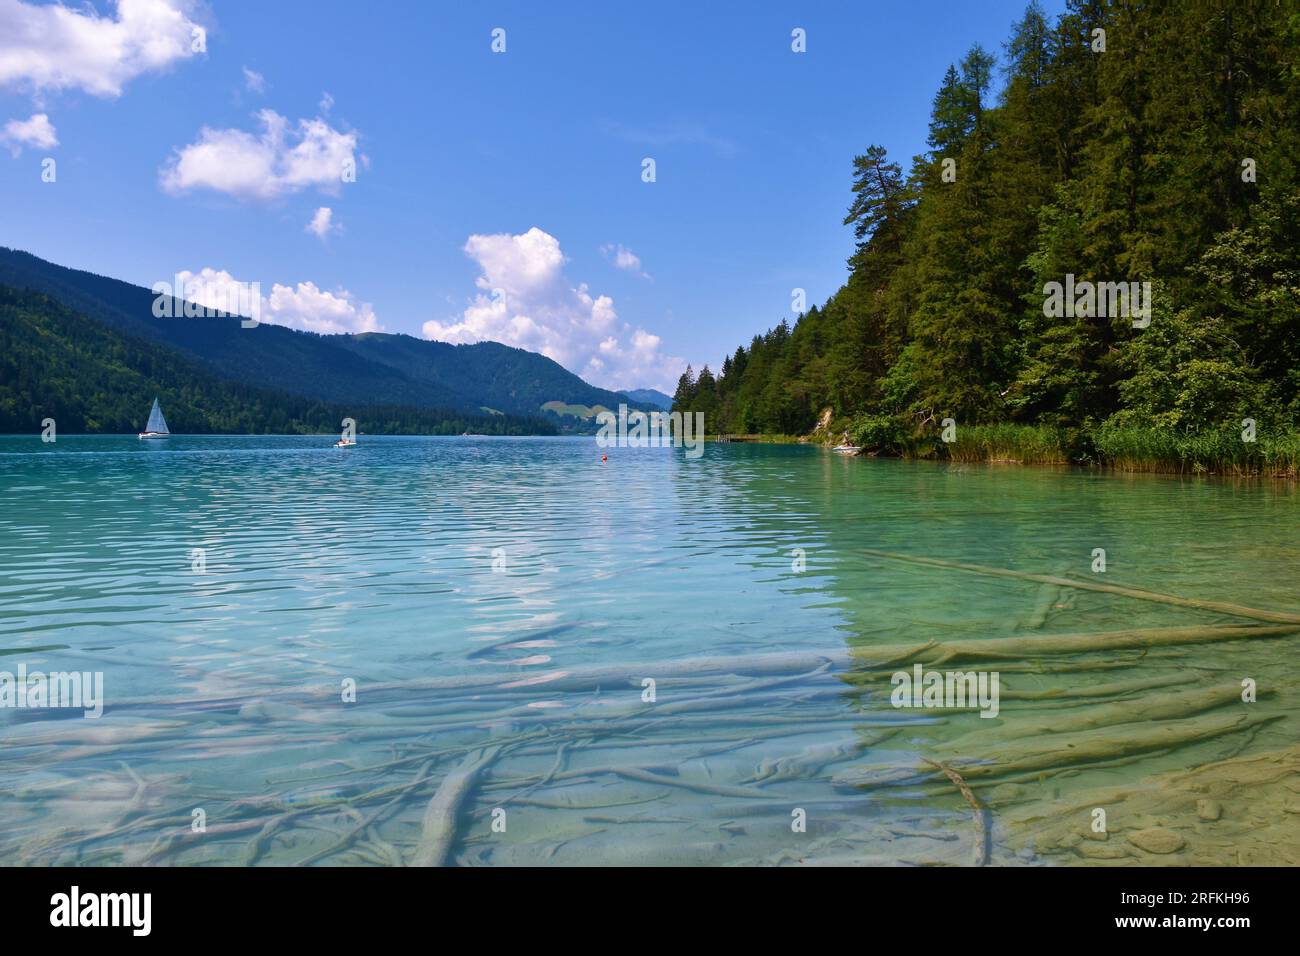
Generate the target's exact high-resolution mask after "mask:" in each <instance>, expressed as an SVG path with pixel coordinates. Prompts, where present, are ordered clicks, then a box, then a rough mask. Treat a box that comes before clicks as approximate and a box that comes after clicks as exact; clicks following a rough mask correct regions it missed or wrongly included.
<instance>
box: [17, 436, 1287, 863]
mask: <svg viewBox="0 0 1300 956" xmlns="http://www.w3.org/2000/svg"><path fill="white" fill-rule="evenodd" d="M602 454H608V456H609V460H608V461H607V462H602V461H601V455H602ZM0 503H3V508H0V654H2V655H4V656H3V657H2V658H0V670H8V671H11V672H16V671H17V669H18V665H19V664H20V663H21V664H22V665H24V666H25V667H26V668H27V669H29V670H42V671H73V670H76V671H92V672H102V673H103V674H104V682H105V691H106V696H107V703H106V707H105V713H104V716H103V717H102V718H100V719H99V720H86V719H82V718H81V717H80V716H79V714H80V711H75V712H74V711H68V710H48V709H46V710H37V709H4V710H0V740H2V741H3V745H4V746H3V750H0V768H2V769H3V774H2V775H0V790H3V796H2V799H3V800H4V802H5V806H6V812H5V814H4V815H3V819H2V820H0V862H3V863H10V864H12V863H21V862H30V863H38V864H94V863H114V862H133V863H139V862H143V863H156V864H174V863H179V864H189V863H209V862H217V863H231V864H237V863H273V864H285V863H311V862H327V863H333V864H348V863H351V864H376V865H390V864H392V865H398V864H404V863H417V864H431V863H444V862H459V863H465V864H485V865H502V864H543V863H549V862H555V863H559V864H629V863H650V864H658V863H665V864H667V863H683V864H721V863H740V864H744V863H785V862H805V863H821V864H825V863H832V864H835V863H898V862H906V863H960V864H967V863H971V862H973V861H983V860H988V861H990V862H993V863H1002V864H1007V863H1024V864H1041V863H1078V862H1099V863H1115V862H1119V863H1124V862H1147V863H1150V862H1157V863H1158V862H1181V863H1188V862H1191V863H1196V862H1238V860H1239V859H1241V860H1243V861H1245V862H1252V861H1268V862H1294V861H1295V860H1294V857H1295V855H1296V854H1297V849H1296V844H1297V835H1298V834H1297V825H1296V824H1295V823H1294V822H1291V821H1295V820H1296V819H1297V817H1296V811H1297V810H1298V809H1300V804H1297V802H1296V800H1297V797H1296V794H1295V792H1294V791H1293V790H1290V789H1288V786H1289V785H1291V781H1293V780H1294V779H1295V769H1296V766H1295V764H1296V761H1297V754H1296V753H1295V750H1294V748H1293V745H1294V741H1295V740H1296V730H1297V727H1296V714H1295V707H1294V703H1293V702H1294V699H1295V696H1294V694H1295V690H1296V687H1295V684H1296V681H1295V674H1296V669H1295V665H1294V663H1293V661H1294V653H1293V649H1294V646H1295V636H1294V635H1293V634H1291V633H1290V631H1289V626H1288V624H1287V623H1286V621H1285V618H1286V616H1287V614H1288V613H1295V612H1297V610H1300V598H1297V596H1296V595H1295V593H1294V589H1293V587H1292V582H1293V581H1295V580H1296V579H1297V570H1300V536H1298V535H1297V531H1298V530H1300V517H1298V515H1297V507H1296V506H1297V500H1296V497H1295V491H1294V488H1293V487H1292V486H1290V485H1282V484H1270V483H1256V482H1250V483H1246V482H1243V483H1239V484H1234V483H1228V482H1218V481H1179V480H1170V479H1164V478H1127V477H1117V476H1111V475H1101V474H1093V473H1087V472H1082V471H1073V470H1059V471H1053V470H1035V469H1018V468H1011V467H989V468H981V467H972V466H963V467H960V468H948V467H945V466H942V465H934V464H929V463H908V462H897V461H871V460H859V459H845V458H842V457H840V456H835V455H832V454H829V453H827V452H824V451H822V450H820V449H815V448H806V447H792V446H747V445H735V444H733V445H714V446H709V447H708V449H707V451H706V453H705V455H704V457H703V458H702V459H699V460H695V461H692V460H688V459H686V458H685V457H684V455H683V454H682V452H681V450H680V449H667V448H665V449H603V450H602V449H597V448H596V447H595V444H594V442H593V441H592V440H591V439H492V438H363V439H362V443H361V444H360V445H359V446H357V447H356V448H353V449H347V450H339V449H334V448H332V447H330V441H329V440H328V439H327V438H297V437H295V438H284V437H259V438H244V437H240V438H233V437H211V438H184V437H180V438H173V439H172V440H171V441H170V442H168V443H166V445H165V446H159V447H155V446H152V445H149V446H145V445H142V443H139V442H138V441H136V440H135V439H133V438H132V439H120V438H76V437H63V438H60V440H59V441H58V443H57V445H53V446H51V445H42V444H41V443H40V442H39V439H38V438H34V437H33V438H26V437H23V438H4V439H0ZM1098 548H1101V549H1104V550H1105V552H1106V560H1107V567H1106V571H1105V572H1104V573H1094V572H1093V571H1092V570H1091V568H1092V566H1093V561H1094V558H1093V553H1094V550H1095V549H1098ZM881 552H889V553H891V554H895V555H900V554H901V555H903V556H905V557H906V556H922V557H927V558H934V559H939V560H940V561H943V562H951V563H960V564H969V565H979V566H982V567H987V568H993V569H1001V570H1012V571H1018V572H1025V573H1026V574H1029V575H1039V576H1044V575H1046V576H1051V577H1056V578H1064V579H1066V583H1061V582H1059V581H1058V582H1055V583H1052V582H1047V581H1043V580H1039V579H1035V578H1018V577H1007V576H1000V575H992V574H986V573H981V572H973V571H970V570H962V569H956V568H950V567H945V566H942V565H933V564H929V565H926V564H917V563H913V562H911V561H907V560H902V559H900V558H898V557H890V556H886V555H884V554H882V553H881ZM1071 580H1077V581H1079V582H1091V583H1096V582H1106V583H1107V584H1115V585H1122V586H1125V587H1130V588H1138V589H1145V590H1147V591H1151V592H1158V593H1159V594H1160V595H1174V596H1181V597H1183V598H1191V599H1199V600H1202V601H1218V602H1231V603H1233V604H1237V605H1242V606H1245V607H1246V609H1247V610H1250V609H1257V610H1258V609H1262V610H1264V611H1272V612H1275V613H1276V614H1278V615H1280V616H1281V617H1282V618H1283V619H1284V620H1282V621H1281V622H1280V623H1279V622H1278V621H1271V622H1270V621H1261V620H1258V619H1253V618H1249V617H1242V616H1241V615H1240V614H1237V613H1227V612H1225V611H1224V610H1223V609H1222V608H1218V607H1210V608H1206V607H1204V606H1185V605H1183V604H1177V603H1169V602H1167V601H1157V600H1149V599H1146V598H1145V597H1143V596H1141V595H1137V596H1134V595H1133V594H1125V593H1116V592H1113V591H1106V590H1095V589H1080V588H1078V587H1075V586H1073V585H1072V584H1071V583H1069V582H1070V581H1071ZM1242 626H1257V627H1259V628H1261V629H1262V630H1260V631H1258V632H1254V631H1252V632H1247V633H1238V632H1239V631H1240V628H1241V627H1242ZM1218 627H1228V628H1230V629H1231V633H1232V638H1231V639H1226V637H1225V636H1226V635H1227V634H1228V633H1229V632H1228V631H1223V632H1219V631H1213V632H1207V631H1206V629H1207V628H1218ZM1169 628H1181V629H1184V630H1186V631H1187V632H1189V633H1192V632H1194V633H1196V634H1198V635H1200V636H1198V637H1196V638H1195V639H1194V640H1192V639H1188V640H1186V641H1184V640H1183V639H1182V638H1180V639H1179V640H1178V641H1168V642H1164V641H1160V642H1155V643H1143V641H1144V640H1145V638H1140V639H1137V640H1136V641H1135V640H1134V639H1132V637H1131V635H1133V634H1134V632H1140V634H1143V635H1145V634H1146V633H1148V632H1155V631H1156V630H1161V631H1165V632H1166V633H1168V631H1167V629H1169ZM1110 632H1117V633H1121V634H1127V635H1130V637H1129V638H1125V639H1124V641H1127V643H1124V641H1121V644H1120V645H1119V646H1111V647H1108V648H1106V649H1104V650H1098V649H1095V648H1092V647H1090V646H1089V644H1088V641H1089V639H1090V638H1089V636H1090V635H1096V634H1099V633H1110ZM1180 633H1181V632H1180ZM1072 635H1079V637H1073V636H1072ZM1054 636H1062V641H1060V642H1056V643H1054V644H1052V643H1049V644H1048V645H1033V646H1031V649H1030V651H1028V652H1024V653H1021V652H1016V653H1006V654H1002V653H1001V649H999V650H998V653H995V654H993V655H992V656H990V655H989V654H988V653H983V654H981V655H973V654H972V653H971V648H973V647H975V646H976V645H966V646H965V650H964V651H962V653H964V654H965V655H966V656H965V657H964V658H962V657H960V656H959V657H952V656H951V655H952V654H953V653H954V652H953V649H954V648H956V649H958V650H961V648H962V645H961V644H960V642H962V641H970V640H976V639H989V638H1007V639H1010V640H1011V641H1012V642H1014V641H1017V640H1023V639H1025V638H1037V637H1045V638H1051V637H1054ZM938 645H942V646H943V648H944V649H945V650H943V652H942V653H940V652H938V651H935V647H936V646H938ZM1023 646H1029V645H1017V644H1015V643H1008V644H1005V645H1002V647H1004V648H1016V647H1023ZM944 660H954V661H955V663H953V664H951V665H950V664H945V663H942V662H943V661H944ZM917 661H925V662H927V665H933V666H936V667H942V668H945V669H948V670H952V669H954V668H964V669H966V670H970V669H983V670H985V671H992V670H996V671H997V672H998V673H999V680H1000V686H1001V689H1002V700H1001V707H1000V712H999V715H998V717H997V718H996V719H986V718H981V717H980V716H979V715H978V712H976V711H973V710H970V709H965V710H955V709H942V708H941V709H925V708H921V709H899V708H896V707H893V706H891V704H890V700H889V696H890V690H891V682H890V677H891V675H892V674H893V673H894V672H895V671H897V670H898V669H899V668H900V667H902V668H904V669H910V668H911V667H912V666H913V664H914V663H915V662H917ZM1243 679H1249V680H1251V681H1254V682H1256V684H1257V685H1258V688H1259V696H1258V701H1257V702H1255V703H1249V704H1247V703H1243V702H1242V701H1241V700H1240V699H1239V695H1236V696H1234V695H1235V688H1236V687H1237V686H1239V685H1240V683H1241V681H1242V680H1243ZM353 686H354V687H355V701H352V700H351V697H350V695H349V693H348V691H349V689H350V688H351V687H353ZM1152 713H1154V714H1157V715H1158V717H1159V719H1158V720H1157V719H1154V718H1151V717H1150V714H1152ZM1225 761H1226V762H1225ZM1098 806H1101V807H1102V808H1104V809H1106V810H1107V816H1108V820H1107V832H1105V833H1099V832H1097V831H1096V830H1095V829H1094V827H1093V821H1094V816H1093V811H1095V810H1096V809H1097V807H1098ZM1216 813H1217V816H1216ZM196 819H199V820H202V821H203V822H204V824H205V828H203V829H201V830H199V829H196V827H195V825H194V821H195V820H196Z"/></svg>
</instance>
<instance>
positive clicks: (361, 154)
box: [0, 0, 1063, 391]
mask: <svg viewBox="0 0 1300 956" xmlns="http://www.w3.org/2000/svg"><path fill="white" fill-rule="evenodd" d="M1024 6H1025V0H932V2H924V3H923V2H892V0H870V2H867V0H857V2H845V3H838V2H826V3H822V2H804V3H743V4H742V3H735V4H708V5H704V4H699V3H681V4H675V3H663V2H656V3H653V4H631V3H628V4H617V5H615V4H608V3H605V4H599V3H583V4H578V3H563V2H558V3H553V4H537V3H518V4H488V3H484V4H464V3H431V2H424V3H388V2H386V3H382V4H380V3H364V4H361V3H351V2H349V3H334V2H291V0H276V2H274V3H265V2H251V0H250V2H245V0H241V2H221V0H214V2H212V3H210V4H207V5H197V4H192V3H187V2H184V0H121V3H120V5H119V4H118V3H115V2H104V0H100V2H97V3H95V4H93V5H89V4H87V5H82V6H75V7H69V8H67V9H63V10H58V9H54V8H51V7H50V6H49V5H48V4H44V3H36V2H27V0H0V244H3V245H8V246H11V247H16V248H21V249H27V250H29V251H31V252H34V253H35V254H37V255H40V256H42V257H44V258H47V259H51V260H53V261H55V262H58V263H61V264H65V265H69V266H74V267H77V268H83V269H88V270H90V271H93V272H98V273H101V274H105V275H111V276H114V277H118V278H122V279H126V280H128V281H131V282H135V283H138V284H141V285H146V286H150V285H153V284H154V283H155V282H159V281H164V280H165V281H170V280H171V278H172V277H173V276H174V275H175V274H177V273H185V274H192V275H194V276H203V277H206V278H207V279H208V280H209V281H210V283H211V284H220V283H222V282H247V283H251V282H257V283H259V285H260V290H261V294H262V295H263V296H264V297H265V305H264V307H263V320H264V321H266V320H270V321H280V322H284V323H285V324H289V325H294V326H296V327H300V328H314V329H318V330H323V331H335V330H361V329H383V330H384V331H388V332H405V333H409V334H412V335H417V336H420V335H424V336H430V337H439V338H446V339H449V340H452V341H471V340H473V339H475V338H495V339H498V340H502V341H507V342H508V343H509V344H515V345H520V346H522V347H525V348H530V349H533V350H534V351H544V352H546V354H549V355H551V356H552V357H553V358H556V359H557V361H560V362H561V363H562V364H564V365H566V367H569V368H571V369H572V370H573V371H575V372H577V373H579V374H581V375H583V377H585V378H587V379H588V380H589V381H592V382H593V383H595V384H599V385H604V386H610V387H615V388H629V387H636V386H651V387H658V388H662V389H665V390H668V391H671V388H672V386H673V384H674V382H675V380H676V376H677V374H678V373H679V372H680V370H681V363H682V362H684V361H689V362H692V363H694V364H695V366H696V368H697V369H698V367H699V366H700V365H701V364H702V363H704V362H709V363H711V364H712V365H714V366H715V367H716V366H717V365H718V364H719V363H720V360H721V358H722V356H723V355H724V354H727V353H729V352H730V351H732V350H733V349H734V348H735V347H736V345H738V344H741V343H747V342H748V340H749V339H750V337H751V336H752V335H753V334H754V333H756V332H759V331H761V330H763V329H765V328H767V327H769V326H771V325H773V324H775V323H777V322H779V321H780V320H781V318H782V317H789V316H792V312H791V290H792V289H794V288H802V289H805V290H806V293H807V300H808V302H809V303H810V304H812V303H819V302H821V301H823V300H824V299H825V298H826V297H827V296H828V295H830V294H831V293H832V292H834V291H835V289H836V288H837V287H838V286H839V284H840V283H841V282H842V281H843V279H844V276H845V265H844V263H845V259H846V258H847V256H848V255H849V254H850V252H851V251H852V243H853V239H852V234H851V231H850V229H849V228H847V227H845V226H843V225H841V221H842V219H843V215H844V210H845V209H846V207H847V205H848V200H849V191H848V187H849V179H850V164H851V161H852V158H853V156H854V155H855V154H856V153H859V152H861V151H863V150H864V149H865V148H866V147H867V146H868V145H870V144H871V143H881V144H882V145H884V146H885V147H887V148H888V150H889V151H890V154H891V156H893V157H894V158H895V159H897V160H899V161H900V162H902V163H903V164H904V165H906V164H907V162H908V160H909V159H910V157H911V156H912V155H913V154H914V153H917V152H920V151H921V150H923V149H924V148H925V147H924V140H925V134H926V126H927V122H928V118H929V109H930V101H931V98H932V97H933V95H934V91H935V89H936V87H937V85H938V83H939V81H940V79H941V78H942V76H943V72H944V70H945V69H946V67H947V66H948V64H949V63H950V62H953V61H955V60H958V59H959V58H960V57H961V55H962V54H963V53H964V52H965V50H966V49H967V48H968V47H969V46H970V45H971V44H972V43H973V42H976V41H978V42H980V43H983V44H984V45H985V46H986V47H987V48H989V49H991V50H994V51H995V52H998V53H1001V51H1002V43H1003V42H1004V41H1005V39H1006V36H1007V34H1008V32H1009V28H1010V25H1011V24H1012V22H1013V21H1015V20H1016V19H1018V18H1019V17H1020V16H1021V14H1022V13H1023V10H1024ZM1043 7H1044V8H1045V10H1046V12H1047V13H1048V15H1049V16H1053V17H1054V16H1055V15H1056V14H1057V13H1059V12H1060V9H1061V8H1062V7H1063V0H1048V2H1044V3H1043ZM92 12H93V14H94V16H93V17H92ZM196 26H197V27H200V28H201V29H202V30H203V31H204V32H203V36H202V39H203V41H204V42H202V43H200V44H199V45H200V46H204V47H206V49H205V50H200V51H198V52H196V51H195V50H194V49H193V47H194V45H195V43H194V37H195V34H194V31H193V28H194V27H196ZM796 27H798V28H803V29H804V30H806V36H807V52H806V53H802V54H797V53H794V52H792V51H791V31H792V30H793V29H794V28H796ZM495 28H502V29H504V30H505V52H504V53H494V52H493V51H492V49H491V44H492V31H493V29H495ZM647 157H649V158H652V159H653V160H654V161H655V174H656V181H655V182H652V183H647V182H643V181H642V161H643V159H645V158H647ZM46 158H52V159H54V160H55V162H56V164H57V165H56V167H55V174H56V175H55V181H54V182H43V181H42V161H43V160H44V159H46ZM348 159H351V160H352V161H353V162H354V163H355V164H356V169H357V171H356V176H355V182H344V181H343V178H344V177H343V176H342V175H341V174H339V173H338V172H337V168H338V167H339V166H340V165H341V164H340V160H344V161H346V160H348ZM322 209H327V210H328V213H323V212H321V211H320V210H322ZM313 223H314V224H315V229H314V230H313V229H312V228H311V224H313ZM205 270H206V271H205Z"/></svg>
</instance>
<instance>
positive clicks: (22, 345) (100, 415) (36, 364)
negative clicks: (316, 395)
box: [0, 285, 554, 435]
mask: <svg viewBox="0 0 1300 956" xmlns="http://www.w3.org/2000/svg"><path fill="white" fill-rule="evenodd" d="M155 397H158V398H159V399H160V400H161V402H162V406H163V411H164V413H165V414H166V416H167V422H168V425H169V426H170V427H171V430H172V431H173V432H175V433H178V434H203V433H209V432H217V433H275V434H293V433H302V432H334V431H338V430H339V428H340V423H341V422H342V420H343V418H344V417H345V416H348V417H351V418H354V419H355V420H356V422H357V428H358V430H360V431H363V432H367V433H370V434H426V435H447V434H451V435H458V434H460V433H461V432H464V431H472V432H477V433H483V434H493V435H527V434H548V433H553V432H554V429H553V427H552V426H550V425H549V424H548V423H546V422H543V421H541V420H539V419H536V418H518V417H515V416H507V415H468V414H465V413H463V412H460V411H456V410H445V409H436V408H411V407H403V406H394V405H379V404H375V403H370V402H367V403H359V402H358V403H355V404H332V403H328V402H321V401H317V400H313V399H308V398H303V397H301V396H297V395H290V394H288V393H285V392H281V391H276V390H272V389H266V388H258V387H255V386H252V385H244V384H241V383H238V382H230V381H225V380H223V379H221V378H219V377H218V376H216V375H214V374H213V373H212V372H210V371H208V370H207V369H205V368H203V367H202V366H200V365H199V364H198V363H197V362H194V361H191V360H190V359H188V358H187V357H185V356H184V355H182V354H180V353H178V352H175V351H173V350H171V349H168V348H165V347H163V346H161V345H158V344H156V343H154V342H151V341H148V340H146V339H143V338H136V337H133V336H129V335H125V334H123V333H122V332H120V331H118V330H116V329H112V328H109V327H108V326H106V325H101V324H100V323H98V322H95V321H93V320H91V319H89V318H87V317H86V316H84V315H81V314H79V313H76V312H73V311H72V310H71V309H69V308H67V307H66V306H64V305H62V304H60V303H58V302H56V301H55V300H54V299H52V298H50V297H48V296H46V295H43V294H41V293H37V292H30V291H26V290H21V291H20V290H17V289H12V288H9V287H7V286H3V285H0V432H29V433H31V434H33V435H34V434H36V433H37V432H39V431H40V428H41V422H42V420H43V419H45V418H53V419H54V420H55V422H56V423H57V426H58V428H59V430H60V431H64V432H68V433H78V432H92V433H93V432H128V433H129V432H134V431H138V430H140V429H141V428H143V427H144V424H145V420H146V419H147V418H148V415H149V407H150V404H151V403H152V402H153V399H154V398H155Z"/></svg>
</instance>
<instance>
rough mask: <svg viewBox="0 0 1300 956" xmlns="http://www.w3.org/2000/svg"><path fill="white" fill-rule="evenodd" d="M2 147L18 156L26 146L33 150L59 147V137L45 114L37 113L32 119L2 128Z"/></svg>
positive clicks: (13, 122) (16, 121) (10, 122)
mask: <svg viewBox="0 0 1300 956" xmlns="http://www.w3.org/2000/svg"><path fill="white" fill-rule="evenodd" d="M0 145H4V146H5V147H7V148H8V150H9V152H11V153H13V154H14V155H15V156H17V155H18V154H19V153H21V152H22V151H23V147H24V146H30V147H32V148H33V149H53V148H54V147H55V146H58V145H59V137H58V134H57V133H56V131H55V129H54V125H53V124H52V123H51V122H50V118H49V117H48V116H46V115H45V114H44V113H35V114H33V115H32V117H31V119H25V120H10V121H9V122H8V123H5V125H4V127H3V128H0Z"/></svg>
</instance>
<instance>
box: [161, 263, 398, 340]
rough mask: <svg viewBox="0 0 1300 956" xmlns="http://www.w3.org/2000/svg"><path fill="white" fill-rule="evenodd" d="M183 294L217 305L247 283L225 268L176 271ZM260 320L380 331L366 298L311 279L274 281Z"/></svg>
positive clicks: (292, 325)
mask: <svg viewBox="0 0 1300 956" xmlns="http://www.w3.org/2000/svg"><path fill="white" fill-rule="evenodd" d="M177 278H178V279H179V280H180V281H181V283H182V286H183V288H184V289H185V297H186V298H187V299H189V300H190V301H192V302H196V303H198V304H199V305H203V306H206V307H208V308H213V309H220V308H223V307H228V306H227V305H226V304H227V303H230V302H235V301H239V295H240V293H241V291H242V290H247V289H248V288H249V283H246V282H241V281H239V280H238V279H236V278H235V277H234V276H232V275H231V274H230V273H229V272H227V271H225V270H224V269H212V268H204V269H201V270H199V271H198V272H189V271H182V272H178V273H177ZM257 318H258V320H259V321H261V322H269V323H271V324H273V325H286V326H288V327H290V328H294V329H304V330H306V331H309V332H322V333H330V332H382V331H383V326H381V325H380V324H379V320H378V318H376V316H375V311H374V309H373V308H371V306H370V303H369V302H359V301H358V300H357V298H356V297H355V296H354V295H353V294H352V293H351V292H349V291H348V290H347V289H339V290H338V291H336V292H328V291H326V290H324V289H321V288H319V287H318V286H317V285H316V283H314V282H299V283H298V284H297V285H296V286H287V285H281V284H280V283H278V282H277V283H275V284H273V285H272V286H271V292H270V295H266V294H263V295H262V296H261V314H260V315H259V316H258V317H257Z"/></svg>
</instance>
